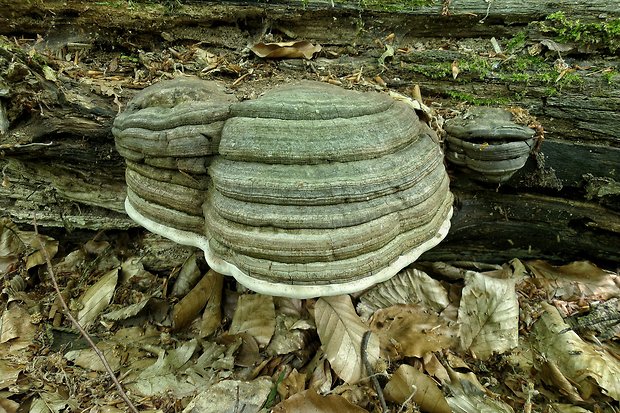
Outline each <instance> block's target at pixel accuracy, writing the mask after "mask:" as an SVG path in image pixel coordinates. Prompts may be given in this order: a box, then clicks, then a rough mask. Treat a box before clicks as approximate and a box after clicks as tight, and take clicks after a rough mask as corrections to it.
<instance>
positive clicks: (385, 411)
mask: <svg viewBox="0 0 620 413" xmlns="http://www.w3.org/2000/svg"><path fill="white" fill-rule="evenodd" d="M370 334H372V333H371V331H370V330H367V331H366V332H365V333H364V335H363V336H362V363H364V368H365V369H366V374H367V375H368V377H370V381H372V385H373V387H374V388H375V392H377V397H379V402H380V403H381V411H383V413H388V412H389V410H388V408H387V405H386V404H385V398H384V397H383V390H381V385H380V384H379V380H377V376H376V375H375V372H374V369H373V368H372V366H371V365H370V362H369V361H368V352H367V347H368V340H370Z"/></svg>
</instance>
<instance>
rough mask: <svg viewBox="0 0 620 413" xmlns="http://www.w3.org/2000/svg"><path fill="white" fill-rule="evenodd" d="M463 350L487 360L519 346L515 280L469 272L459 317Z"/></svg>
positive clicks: (517, 303)
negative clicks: (493, 355) (495, 354)
mask: <svg viewBox="0 0 620 413" xmlns="http://www.w3.org/2000/svg"><path fill="white" fill-rule="evenodd" d="M458 322H459V337H460V339H461V348H462V349H463V350H467V349H470V350H472V351H473V352H474V353H475V354H476V355H477V356H478V357H480V358H481V359H483V360H486V359H488V358H489V357H490V356H491V355H492V354H493V353H503V352H505V351H508V350H510V349H512V348H514V347H516V346H517V344H518V338H519V337H518V335H519V302H518V301H517V295H516V292H515V280H514V279H512V278H511V279H497V278H492V277H488V276H486V275H483V274H480V273H477V272H473V271H468V272H467V273H466V275H465V287H464V288H463V292H462V297H461V303H460V306H459V314H458Z"/></svg>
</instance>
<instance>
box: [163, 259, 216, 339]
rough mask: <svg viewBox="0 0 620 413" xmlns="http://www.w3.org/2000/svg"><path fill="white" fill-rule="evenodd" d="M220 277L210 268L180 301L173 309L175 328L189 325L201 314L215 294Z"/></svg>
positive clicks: (173, 325)
mask: <svg viewBox="0 0 620 413" xmlns="http://www.w3.org/2000/svg"><path fill="white" fill-rule="evenodd" d="M217 284H218V277H217V274H216V273H215V271H213V270H209V272H207V274H205V276H204V277H202V278H201V279H200V281H198V284H196V285H195V286H194V288H192V290H191V291H190V292H189V293H188V294H187V295H186V296H185V297H183V299H182V300H181V301H179V302H178V303H177V304H176V305H175V306H174V309H173V310H172V327H173V329H175V330H179V329H182V328H183V327H185V326H187V325H189V323H191V322H192V321H193V320H194V319H195V318H196V317H197V316H198V314H200V311H202V309H203V308H205V305H206V304H207V302H208V301H209V299H210V298H211V297H212V295H213V294H215V289H216V288H217Z"/></svg>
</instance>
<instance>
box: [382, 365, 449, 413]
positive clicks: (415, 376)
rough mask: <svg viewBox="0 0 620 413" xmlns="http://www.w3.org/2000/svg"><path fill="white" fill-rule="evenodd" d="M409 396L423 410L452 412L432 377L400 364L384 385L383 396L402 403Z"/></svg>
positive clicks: (443, 412) (436, 412) (441, 412)
mask: <svg viewBox="0 0 620 413" xmlns="http://www.w3.org/2000/svg"><path fill="white" fill-rule="evenodd" d="M412 395H413V396H412ZM410 397H411V400H412V401H414V402H415V403H416V404H417V405H418V406H420V409H421V410H422V411H424V412H433V413H450V412H452V410H451V409H450V406H448V403H447V402H446V399H445V397H444V395H443V393H442V392H441V390H440V389H439V387H437V384H436V383H435V382H434V381H433V379H431V378H430V377H428V376H427V375H425V374H424V373H422V372H421V371H419V370H418V369H416V368H415V367H412V366H409V365H407V364H402V365H401V366H400V367H399V368H398V370H396V373H394V375H393V376H392V379H391V380H390V381H389V382H388V384H387V385H386V386H385V398H386V399H388V400H390V401H393V402H394V403H398V404H404V403H405V402H406V401H407V400H408V399H409V398H410Z"/></svg>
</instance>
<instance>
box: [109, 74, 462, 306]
mask: <svg viewBox="0 0 620 413" xmlns="http://www.w3.org/2000/svg"><path fill="white" fill-rule="evenodd" d="M177 82H179V83H178V84H180V85H182V84H183V82H186V81H178V80H175V81H169V82H165V83H164V84H163V85H160V86H155V87H156V88H159V89H158V90H166V89H167V90H169V91H171V92H174V93H177V95H178V96H181V95H182V94H183V92H182V91H180V92H178V91H177V90H176V89H175V87H176V86H175V85H176V84H177ZM192 82H198V81H192ZM203 83H207V82H203ZM205 88H206V86H205ZM149 89H150V88H147V89H145V91H143V92H142V93H141V94H140V95H138V96H137V97H136V98H135V99H134V103H133V104H130V106H129V110H128V111H127V112H125V113H123V114H121V115H119V117H118V118H117V121H116V122H115V127H114V133H115V136H116V139H117V146H118V147H119V148H120V152H121V154H123V155H124V153H123V150H129V151H130V152H129V155H132V157H129V156H127V159H128V172H127V184H128V198H127V201H126V209H127V212H128V213H129V215H130V216H131V217H132V218H133V219H134V220H136V221H137V222H139V223H140V224H141V225H143V226H144V227H146V228H147V229H149V230H151V231H153V232H155V233H158V234H160V235H163V236H166V237H168V238H170V239H172V240H174V241H176V242H179V243H183V244H188V245H194V246H197V247H199V248H201V249H202V250H203V251H204V253H205V258H206V260H207V262H208V263H209V265H210V266H211V267H212V268H213V269H214V270H215V271H217V272H220V273H223V274H226V275H232V276H234V277H235V278H236V279H237V280H238V281H239V282H240V283H241V284H243V285H245V286H246V287H248V288H250V289H252V290H254V291H257V292H261V293H265V294H271V295H280V296H289V297H299V298H307V297H316V296H325V295H337V294H346V293H351V292H355V291H359V290H362V289H365V288H367V287H369V286H371V285H373V284H375V283H378V282H381V281H384V280H387V279H388V278H390V277H392V276H393V275H395V274H396V273H397V272H398V271H400V270H401V269H402V268H404V267H405V266H407V265H409V264H410V263H411V262H413V261H415V260H416V259H417V258H418V257H419V256H420V255H421V254H422V253H423V252H425V251H427V250H428V249H430V248H432V247H434V246H435V245H437V244H438V243H439V242H440V241H441V240H442V239H443V238H444V237H445V236H446V234H447V232H448V229H449V226H450V217H451V215H452V194H451V193H450V191H449V187H448V177H447V174H446V172H445V169H444V166H443V157H442V153H441V150H440V148H439V147H438V145H437V144H436V143H435V142H436V137H435V136H434V132H433V131H432V130H431V129H430V128H429V127H428V126H426V124H425V123H423V122H421V121H420V120H419V119H418V117H417V115H416V113H415V112H414V111H413V110H412V109H411V108H410V107H409V106H408V105H406V104H405V103H403V102H399V101H396V100H394V99H392V98H390V97H388V96H386V95H383V94H379V93H361V92H353V91H348V90H345V89H342V88H339V87H336V86H332V85H328V84H325V83H319V82H302V83H299V84H295V85H289V86H284V87H280V88H276V89H274V90H272V91H270V92H268V93H266V94H264V95H263V96H261V97H260V98H258V99H255V100H249V101H245V102H241V103H237V102H233V101H231V100H230V98H228V97H225V98H222V95H221V94H220V93H205V94H204V95H200V96H195V93H194V96H192V97H191V98H190V99H187V100H183V99H179V98H178V97H177V100H178V101H179V102H180V103H177V104H173V105H170V104H168V102H170V101H165V102H164V105H161V104H160V102H159V101H158V100H157V99H148V98H145V97H144V96H145V95H146V96H148V94H149V93H151V92H150V91H149ZM158 90H156V91H157V92H158V93H159V91H158ZM189 100H191V101H192V102H193V103H192V104H193V105H194V106H195V107H199V108H202V109H200V110H203V109H204V108H207V107H209V108H213V110H214V111H215V113H216V115H215V118H210V117H209V116H207V115H206V114H202V115H201V116H204V117H203V119H204V122H211V123H214V122H219V121H221V120H222V119H221V117H220V114H221V113H227V115H226V119H225V120H224V121H223V122H222V125H221V126H222V127H221V129H220V130H219V132H217V133H216V134H217V135H218V136H220V139H218V145H217V146H214V145H213V144H212V142H209V143H206V142H200V138H199V136H198V135H199V134H201V133H202V132H195V133H196V134H197V135H195V137H196V141H195V142H194V143H193V145H194V147H195V150H194V151H186V152H184V153H182V154H181V153H179V152H174V153H170V152H166V151H169V150H170V143H169V142H170V139H171V137H176V136H178V135H177V132H176V129H179V128H186V129H187V125H186V124H183V123H182V122H178V121H176V120H177V119H179V115H178V113H180V112H183V110H182V109H181V108H179V106H182V105H184V104H186V103H185V102H186V101H189ZM136 101H138V102H144V101H149V102H151V103H150V105H144V104H140V105H136V104H135V102H136ZM132 105H133V106H132ZM222 106H224V107H226V109H224V108H223V107H222ZM183 113H185V112H183ZM166 116H170V117H171V118H174V119H175V121H174V122H172V121H171V122H166V121H165V120H163V119H165V118H166ZM184 116H185V115H184ZM131 117H133V118H135V119H142V120H144V121H145V122H144V125H142V124H141V126H140V127H141V128H143V129H145V130H147V132H146V133H145V136H146V137H145V138H143V141H141V140H140V139H139V135H138V133H137V132H131V133H130V132H127V131H128V130H129V129H130V128H131V126H127V125H132V123H131V122H130V121H128V118H131ZM149 117H154V118H156V119H157V120H158V121H159V120H161V122H160V123H159V124H158V125H160V126H158V128H159V129H157V130H158V131H165V133H161V132H160V133H159V135H158V136H159V138H158V139H159V141H158V142H159V144H152V142H153V141H154V138H153V136H154V135H156V134H153V133H150V132H148V131H149V130H153V129H155V127H151V128H150V129H148V127H147V126H146V125H148V124H149V122H148V119H149ZM216 118H217V120H212V119H216ZM187 119H192V121H193V120H195V119H198V116H188V117H187ZM199 122H203V121H197V122H196V123H190V125H193V126H198V125H202V124H200V123H199ZM190 129H191V128H190ZM191 130H194V131H198V130H199V128H193V129H191ZM200 130H201V131H202V130H203V129H200ZM190 135H191V134H188V135H186V136H190ZM191 136H194V135H191ZM131 139H134V140H131ZM127 142H131V145H132V146H131V147H129V146H130V143H127ZM139 142H144V148H143V147H141V146H140V144H139ZM158 145H159V146H161V148H160V151H161V152H159V151H155V148H156V147H158ZM206 145H207V146H208V145H211V146H210V149H208V150H207V149H205V146H206ZM147 149H148V152H147ZM135 154H139V155H141V156H142V158H140V156H136V155H135ZM201 156H213V157H212V158H211V159H210V160H209V162H208V163H207V164H206V165H208V167H207V168H206V171H207V174H204V173H202V171H183V170H182V169H181V168H180V167H179V165H181V164H182V162H181V161H182V160H183V159H187V158H200V157H201ZM149 157H158V158H166V157H170V158H173V159H174V160H175V161H174V162H173V161H167V162H159V164H158V165H155V164H154V163H153V162H149ZM160 165H172V166H173V167H174V165H177V169H181V171H182V172H180V171H178V170H174V168H170V169H168V168H164V167H163V166H160ZM158 170H160V171H161V174H158V173H157V171H158ZM184 216H187V217H189V218H190V219H189V220H188V221H183V219H182V217H184Z"/></svg>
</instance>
